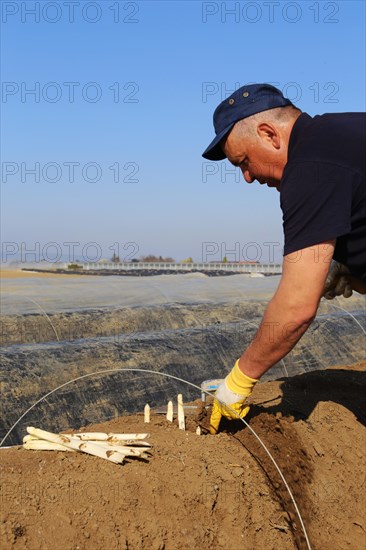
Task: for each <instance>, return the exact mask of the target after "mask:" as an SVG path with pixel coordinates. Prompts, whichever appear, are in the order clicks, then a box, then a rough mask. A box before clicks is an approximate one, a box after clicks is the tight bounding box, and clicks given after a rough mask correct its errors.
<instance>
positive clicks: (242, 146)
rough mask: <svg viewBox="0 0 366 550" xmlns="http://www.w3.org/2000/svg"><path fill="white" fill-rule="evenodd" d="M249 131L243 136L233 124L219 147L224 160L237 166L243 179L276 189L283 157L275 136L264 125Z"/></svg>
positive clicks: (283, 160) (283, 164) (283, 163)
mask: <svg viewBox="0 0 366 550" xmlns="http://www.w3.org/2000/svg"><path fill="white" fill-rule="evenodd" d="M260 126H261V127H262V128H261V129H259V131H256V132H254V133H253V135H250V136H246V137H243V135H241V134H240V132H238V131H237V129H236V127H235V126H234V128H233V130H232V131H231V132H230V133H229V135H228V137H227V138H226V139H224V140H223V141H222V143H221V147H222V149H223V151H224V153H225V154H226V156H227V158H228V160H229V161H230V162H231V163H232V164H233V165H234V166H238V167H239V168H240V170H241V171H242V174H243V176H244V179H245V181H246V182H247V183H252V182H253V181H254V180H257V181H258V182H259V183H260V184H261V185H262V184H264V183H266V184H267V185H268V187H275V188H276V189H277V190H278V191H279V186H280V181H281V178H282V174H283V168H284V166H285V164H286V160H285V159H283V152H282V149H281V147H280V143H279V139H278V136H273V132H272V130H271V129H270V128H268V127H267V125H263V124H262V125H260Z"/></svg>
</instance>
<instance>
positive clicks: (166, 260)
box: [140, 254, 175, 263]
mask: <svg viewBox="0 0 366 550" xmlns="http://www.w3.org/2000/svg"><path fill="white" fill-rule="evenodd" d="M140 261H141V262H158V263H174V262H175V260H173V258H170V257H167V258H163V257H162V256H155V255H154V254H148V255H147V256H142V257H141V258H140Z"/></svg>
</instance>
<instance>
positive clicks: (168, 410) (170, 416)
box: [166, 401, 173, 422]
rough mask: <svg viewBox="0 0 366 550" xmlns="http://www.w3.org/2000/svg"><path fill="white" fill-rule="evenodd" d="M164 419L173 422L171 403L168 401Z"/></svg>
mask: <svg viewBox="0 0 366 550" xmlns="http://www.w3.org/2000/svg"><path fill="white" fill-rule="evenodd" d="M166 419H167V420H168V421H169V422H173V401H168V407H167V411H166Z"/></svg>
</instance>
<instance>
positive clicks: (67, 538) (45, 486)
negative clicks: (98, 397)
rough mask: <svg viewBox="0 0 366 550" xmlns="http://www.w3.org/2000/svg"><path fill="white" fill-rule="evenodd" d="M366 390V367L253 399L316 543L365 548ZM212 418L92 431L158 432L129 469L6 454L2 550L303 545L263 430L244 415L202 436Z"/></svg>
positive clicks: (286, 384) (46, 455)
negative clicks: (144, 456)
mask: <svg viewBox="0 0 366 550" xmlns="http://www.w3.org/2000/svg"><path fill="white" fill-rule="evenodd" d="M365 390H366V362H363V363H358V364H356V365H353V366H350V367H333V368H331V369H327V370H324V371H318V372H310V373H305V374H301V375H298V376H296V377H293V378H286V379H284V380H278V381H272V382H264V383H262V384H259V385H258V386H257V387H256V391H255V393H254V394H253V399H252V400H253V406H252V409H251V412H250V415H251V416H250V419H249V425H250V427H251V428H252V429H253V430H254V431H255V433H256V434H257V435H258V436H259V437H260V438H261V439H262V441H263V442H264V443H265V444H266V446H267V447H268V449H269V451H270V452H271V454H272V455H273V457H274V458H275V460H276V462H277V463H278V466H279V468H280V469H281V471H282V473H283V475H284V477H285V479H286V480H287V482H288V484H289V486H290V488H291V490H292V492H293V495H294V498H295V500H296V502H297V505H298V507H299V509H300V512H301V515H302V518H303V521H304V524H305V527H306V530H307V533H308V536H309V539H310V543H311V547H312V548H313V549H322V550H323V549H330V548H332V549H342V550H343V549H346V548H350V549H352V550H364V548H365V545H366V512H365V510H366V499H365V473H366V463H365V459H366V457H365V443H366V437H365V434H366V431H365V425H366V417H365V410H366V408H365V395H366V392H365ZM202 416H204V417H203V418H202ZM207 419H208V418H207V416H206V417H205V415H202V414H201V415H200V416H199V415H197V414H193V415H189V416H188V415H187V431H186V432H183V431H181V430H179V429H178V427H177V425H176V424H169V423H167V422H166V420H165V417H163V416H159V415H158V414H152V421H151V423H150V424H149V425H146V424H144V423H143V418H142V415H131V416H125V417H120V418H116V419H115V420H113V421H110V422H108V423H104V424H98V425H94V426H93V427H91V426H88V427H87V430H88V431H90V429H91V428H92V430H93V431H94V430H99V431H110V432H122V431H124V432H144V431H148V432H149V433H150V434H151V437H150V442H151V443H152V444H153V445H154V447H153V450H152V456H151V458H150V459H149V460H132V459H131V460H130V461H129V462H128V463H126V464H124V465H122V466H119V465H115V464H112V463H109V462H106V461H103V460H101V459H98V458H94V457H91V456H87V455H81V454H77V453H62V452H45V451H26V450H24V449H22V448H21V447H19V448H9V449H3V450H1V451H0V458H1V462H2V476H1V478H2V493H1V502H2V523H1V528H2V540H3V545H2V547H3V548H4V549H8V548H9V549H10V548H15V549H20V548H27V549H31V550H33V549H35V548H37V549H38V548H39V549H47V550H48V549H49V548H56V549H58V548H64V549H67V550H69V549H70V550H71V549H72V550H73V549H77V548H79V549H86V550H87V549H93V550H95V549H96V548H111V549H116V550H117V549H118V550H119V549H123V550H135V549H138V550H139V549H141V550H144V549H149V550H150V549H153V550H170V549H179V550H192V549H194V548H200V549H201V550H205V549H212V548H215V549H225V550H240V549H242V550H249V549H258V550H262V549H276V550H277V549H281V550H282V549H284V550H287V549H294V548H301V549H302V548H306V547H307V545H306V541H305V538H304V534H303V531H302V528H301V525H300V522H299V518H298V516H297V513H296V510H295V509H294V506H293V503H292V501H291V498H290V497H289V494H288V492H287V490H286V489H285V487H284V484H283V481H282V480H281V478H280V477H279V474H278V471H277V470H276V468H275V467H274V465H273V463H272V461H271V460H270V458H269V456H268V454H267V453H266V452H265V451H264V449H263V447H262V446H261V445H260V444H259V443H258V440H257V439H256V437H255V436H254V435H253V434H252V433H251V431H250V430H249V429H248V428H247V427H244V426H243V423H241V422H239V423H232V422H231V423H227V424H225V423H224V422H223V423H222V426H221V428H222V430H223V431H222V432H221V433H220V434H218V435H217V436H210V435H201V436H198V435H196V434H195V429H196V426H197V424H198V423H199V424H201V425H202V427H203V432H205V430H204V428H205V426H206V425H207ZM147 426H148V430H146V427H147ZM40 427H42V426H40Z"/></svg>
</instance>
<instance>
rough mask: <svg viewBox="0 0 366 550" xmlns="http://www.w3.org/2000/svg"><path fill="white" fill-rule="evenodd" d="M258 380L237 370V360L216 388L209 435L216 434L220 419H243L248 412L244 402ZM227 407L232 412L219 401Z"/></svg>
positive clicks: (247, 406)
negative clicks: (223, 417)
mask: <svg viewBox="0 0 366 550" xmlns="http://www.w3.org/2000/svg"><path fill="white" fill-rule="evenodd" d="M257 382H258V380H256V379H254V378H250V377H249V376H246V375H245V374H244V373H243V372H242V371H241V370H240V368H239V360H238V361H237V362H236V363H235V366H234V368H233V369H232V371H231V372H230V374H228V376H227V377H226V378H225V380H224V381H223V382H222V383H221V385H220V386H219V387H218V388H217V390H216V393H215V396H216V399H215V400H214V404H213V409H212V413H211V419H210V433H211V434H216V433H217V432H218V429H219V425H220V421H221V417H222V416H225V418H229V419H232V420H237V419H238V417H240V418H244V416H245V415H246V414H248V411H249V405H246V404H245V400H246V398H247V397H249V396H250V395H251V393H252V391H253V388H254V386H255V384H256V383H257ZM219 399H220V401H223V402H224V403H226V405H229V406H230V407H231V408H232V409H234V411H235V412H236V413H237V414H235V412H234V411H232V410H230V409H229V408H228V407H226V406H225V405H224V404H223V403H221V402H220V401H219Z"/></svg>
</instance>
